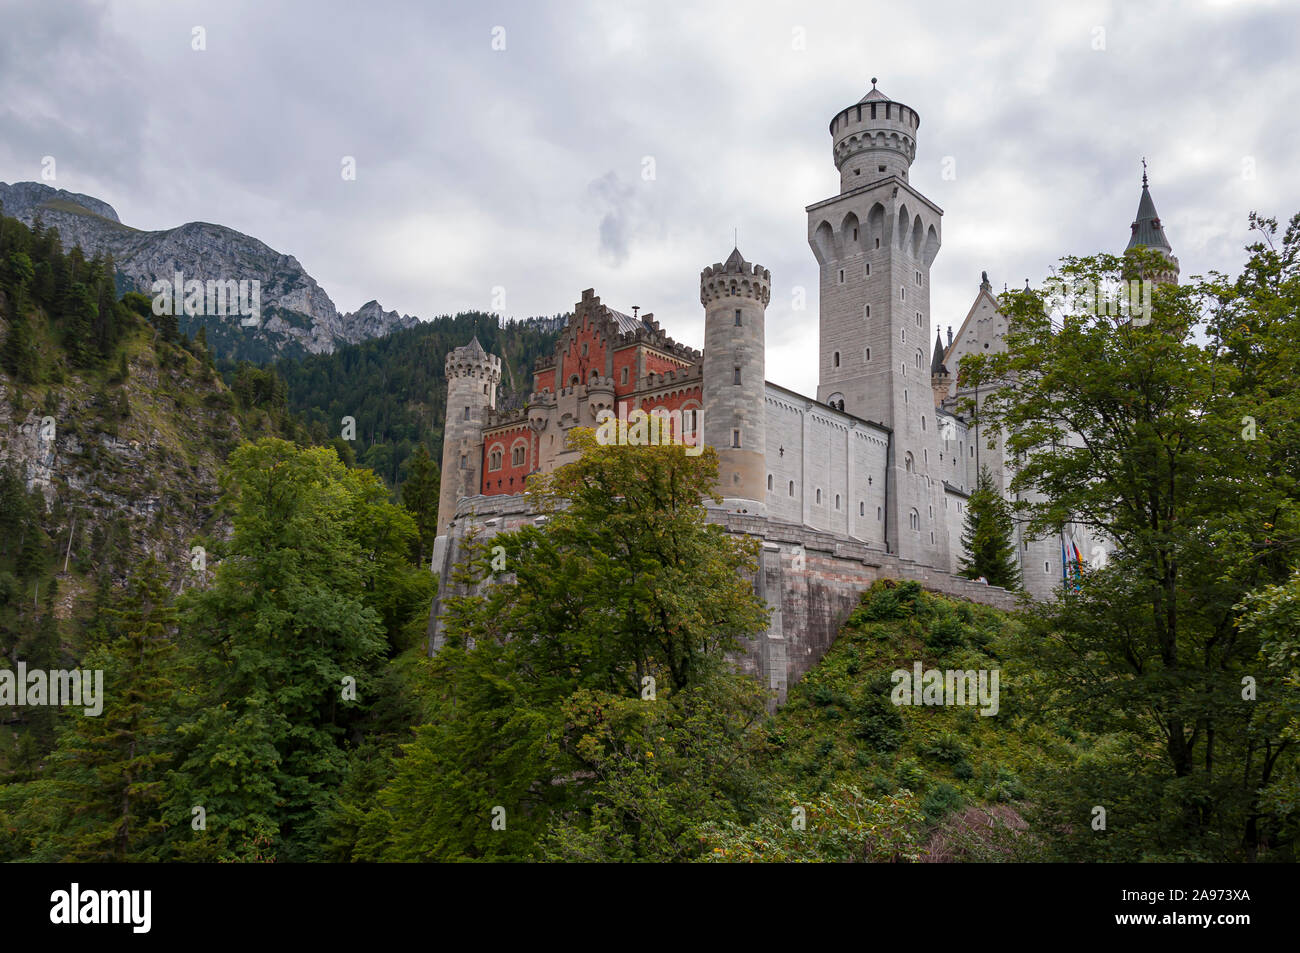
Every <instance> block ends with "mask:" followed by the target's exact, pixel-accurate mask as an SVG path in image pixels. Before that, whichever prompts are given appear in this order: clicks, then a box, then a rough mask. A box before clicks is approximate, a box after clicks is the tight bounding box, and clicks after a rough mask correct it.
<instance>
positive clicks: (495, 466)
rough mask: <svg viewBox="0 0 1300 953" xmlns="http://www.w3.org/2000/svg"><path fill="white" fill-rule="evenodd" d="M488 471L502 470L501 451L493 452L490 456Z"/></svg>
mask: <svg viewBox="0 0 1300 953" xmlns="http://www.w3.org/2000/svg"><path fill="white" fill-rule="evenodd" d="M488 469H489V470H500V469H501V451H500V450H493V451H492V452H491V453H490V454H488Z"/></svg>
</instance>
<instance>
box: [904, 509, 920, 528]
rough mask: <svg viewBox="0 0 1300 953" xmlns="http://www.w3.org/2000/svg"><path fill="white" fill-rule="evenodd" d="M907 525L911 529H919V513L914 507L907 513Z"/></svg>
mask: <svg viewBox="0 0 1300 953" xmlns="http://www.w3.org/2000/svg"><path fill="white" fill-rule="evenodd" d="M907 525H908V526H909V527H910V528H911V529H915V530H919V529H920V528H921V514H920V513H918V512H917V511H916V510H915V508H914V509H913V510H912V511H911V512H910V513H908V514H907Z"/></svg>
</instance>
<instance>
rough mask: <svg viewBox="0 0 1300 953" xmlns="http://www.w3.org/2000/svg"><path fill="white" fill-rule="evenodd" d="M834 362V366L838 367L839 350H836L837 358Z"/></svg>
mask: <svg viewBox="0 0 1300 953" xmlns="http://www.w3.org/2000/svg"><path fill="white" fill-rule="evenodd" d="M833 363H834V366H836V367H839V366H840V352H839V351H836V352H835V358H834V361H833Z"/></svg>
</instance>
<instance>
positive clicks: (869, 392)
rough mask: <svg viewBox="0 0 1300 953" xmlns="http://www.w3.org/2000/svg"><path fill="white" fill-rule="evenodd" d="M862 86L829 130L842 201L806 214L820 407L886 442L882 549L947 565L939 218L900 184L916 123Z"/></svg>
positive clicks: (907, 110)
mask: <svg viewBox="0 0 1300 953" xmlns="http://www.w3.org/2000/svg"><path fill="white" fill-rule="evenodd" d="M871 83H872V86H871V91H870V92H869V93H867V95H866V96H864V97H863V98H862V99H861V100H860V101H859V102H857V103H854V104H853V105H852V106H849V107H848V108H847V109H842V110H841V111H840V112H839V113H837V114H836V116H835V118H834V119H832V120H831V124H830V132H831V140H832V143H833V154H834V158H835V167H836V168H837V169H838V170H839V173H840V192H839V194H838V195H836V196H834V197H832V198H829V199H826V200H825V201H822V202H818V203H816V204H815V205H810V206H808V210H807V211H808V243H809V244H810V245H811V246H812V250H813V254H814V255H815V256H816V258H817V263H818V265H820V266H821V274H820V282H821V301H820V304H821V310H820V327H819V334H820V373H819V378H818V385H817V399H818V400H819V401H822V402H823V403H832V404H834V405H835V406H842V407H843V409H844V410H845V411H847V412H848V413H850V414H854V415H856V416H858V417H862V418H865V419H867V420H873V421H876V422H878V423H882V424H884V425H885V426H887V427H889V428H890V429H891V430H892V431H893V438H892V441H891V444H890V447H891V450H890V458H889V463H888V469H887V472H886V493H887V496H888V506H887V508H886V520H887V523H888V525H887V526H886V527H885V540H886V543H887V544H888V546H889V548H890V550H891V551H892V552H895V553H897V554H899V555H900V556H903V557H904V558H910V559H919V560H922V561H925V562H928V563H930V564H932V565H946V561H944V562H940V561H939V560H946V555H947V553H946V550H947V544H946V534H945V533H944V532H943V531H942V526H943V517H942V514H941V512H940V510H941V509H942V501H943V496H942V484H941V483H940V484H937V485H936V484H935V483H934V482H933V481H932V480H931V477H930V470H931V467H934V466H936V465H937V463H938V460H937V447H938V442H937V440H936V433H937V427H936V421H935V416H934V399H933V394H932V390H931V376H930V353H929V343H930V340H931V334H930V265H931V264H932V263H933V262H934V258H935V256H936V255H937V254H938V253H939V244H940V235H941V232H940V219H941V218H942V216H943V210H942V209H940V208H939V207H938V206H937V205H935V204H934V203H933V202H931V201H930V200H929V199H927V198H926V197H925V196H923V195H921V193H920V192H918V191H916V190H915V189H914V188H912V186H911V185H910V184H909V183H908V181H907V174H908V170H909V168H910V167H911V164H912V159H913V158H914V157H915V155H916V133H917V129H918V127H919V126H920V124H921V120H920V117H919V116H918V115H917V114H916V111H915V110H914V109H912V108H911V107H909V106H905V105H904V104H902V103H898V102H894V101H893V100H891V99H890V98H889V97H888V96H886V95H885V94H884V93H882V92H881V91H880V90H878V89H877V88H876V86H875V83H876V81H875V80H874V79H872V81H871ZM932 458H935V459H932ZM936 504H937V505H936Z"/></svg>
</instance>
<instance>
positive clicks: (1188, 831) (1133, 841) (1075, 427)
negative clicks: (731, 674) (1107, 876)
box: [962, 221, 1300, 859]
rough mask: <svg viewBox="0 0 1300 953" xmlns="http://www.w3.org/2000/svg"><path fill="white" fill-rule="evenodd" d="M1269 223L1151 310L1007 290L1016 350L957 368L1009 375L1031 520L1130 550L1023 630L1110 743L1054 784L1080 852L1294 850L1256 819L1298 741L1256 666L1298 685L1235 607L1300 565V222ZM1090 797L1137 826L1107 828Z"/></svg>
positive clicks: (1101, 270)
mask: <svg viewBox="0 0 1300 953" xmlns="http://www.w3.org/2000/svg"><path fill="white" fill-rule="evenodd" d="M1262 227H1263V228H1264V232H1265V239H1266V241H1264V242H1260V243H1258V244H1256V245H1255V246H1252V248H1251V254H1252V257H1251V261H1250V262H1249V264H1248V265H1247V267H1246V269H1245V271H1244V273H1243V275H1242V276H1241V277H1240V278H1239V279H1236V280H1228V279H1225V278H1223V277H1221V276H1215V277H1214V278H1213V279H1212V280H1208V281H1196V282H1193V283H1191V284H1187V285H1183V286H1174V285H1162V286H1158V287H1157V288H1156V289H1155V292H1154V297H1153V305H1154V307H1153V309H1152V313H1151V314H1150V315H1149V316H1147V315H1135V317H1138V318H1139V320H1133V321H1130V320H1129V319H1128V318H1127V317H1126V316H1124V315H1120V316H1113V315H1108V314H1106V313H1104V312H1099V310H1098V309H1094V308H1089V307H1086V306H1085V304H1086V303H1087V302H1086V301H1080V300H1077V299H1076V300H1075V301H1074V302H1073V303H1072V305H1073V306H1067V307H1066V308H1065V309H1064V310H1065V313H1064V314H1063V315H1059V316H1054V315H1053V314H1052V313H1051V312H1050V311H1049V309H1048V307H1046V306H1045V305H1046V299H1045V296H1043V295H1040V294H1036V293H1034V292H1028V291H1027V292H1023V293H1015V294H1010V295H1005V296H1003V299H1002V306H1003V308H1004V310H1005V312H1006V313H1007V315H1008V318H1009V324H1010V327H1009V331H1008V334H1007V337H1006V343H1007V350H1006V352H1005V353H1003V354H997V355H979V356H976V357H975V358H973V359H972V360H971V361H970V363H969V367H968V366H967V364H966V363H965V362H964V363H963V368H962V372H963V374H964V375H965V374H970V375H972V376H974V377H979V378H982V379H984V380H986V381H987V380H996V381H1001V382H1004V383H1003V384H1002V386H999V387H997V388H996V389H995V390H994V392H993V393H992V395H991V396H990V398H989V399H988V402H987V403H986V404H985V405H984V407H983V414H984V419H985V420H986V421H989V422H991V423H992V424H994V425H997V426H1000V427H1002V428H1003V429H1004V430H1005V431H1006V432H1007V433H1008V435H1009V436H1008V439H1007V450H1008V452H1009V454H1012V455H1015V456H1016V458H1017V460H1018V461H1019V463H1018V469H1017V472H1016V476H1015V477H1014V479H1013V481H1012V484H1011V486H1012V489H1013V491H1017V492H1020V491H1033V492H1032V493H1027V492H1021V502H1020V503H1019V508H1020V511H1021V514H1022V515H1023V516H1024V517H1025V518H1026V519H1027V521H1028V531H1029V532H1031V533H1033V534H1035V535H1037V534H1041V533H1048V532H1054V531H1059V529H1060V527H1061V526H1062V524H1064V523H1065V522H1069V521H1073V522H1076V523H1079V524H1082V525H1084V526H1086V527H1088V528H1089V529H1091V530H1093V531H1094V532H1097V533H1098V534H1100V535H1102V536H1103V537H1104V538H1109V539H1110V540H1111V541H1112V543H1113V545H1114V553H1113V554H1112V555H1111V557H1110V558H1109V560H1108V562H1107V564H1106V566H1105V567H1104V568H1100V569H1092V570H1090V571H1089V572H1087V573H1085V575H1084V577H1083V580H1082V584H1081V589H1080V591H1079V592H1077V593H1067V594H1065V597H1064V599H1063V601H1061V602H1057V603H1048V604H1044V605H1041V606H1039V607H1037V609H1036V610H1035V620H1034V621H1035V624H1034V626H1033V629H1034V632H1033V634H1032V636H1031V637H1030V638H1028V639H1027V640H1026V642H1025V648H1026V650H1027V651H1029V652H1030V653H1031V654H1032V656H1033V658H1034V662H1035V664H1036V665H1037V666H1038V667H1039V668H1040V669H1041V670H1043V671H1050V672H1052V673H1053V678H1052V679H1051V680H1049V681H1050V684H1048V685H1045V690H1046V691H1047V692H1048V693H1049V694H1050V695H1051V697H1052V704H1054V705H1057V706H1059V707H1060V708H1061V709H1063V710H1065V711H1068V712H1069V713H1070V714H1071V715H1072V716H1073V717H1074V718H1077V722H1076V724H1077V725H1079V726H1080V727H1083V728H1086V729H1088V730H1091V731H1094V732H1096V733H1097V734H1099V735H1103V736H1105V739H1106V740H1105V743H1104V744H1101V745H1098V746H1096V748H1095V749H1094V750H1092V751H1091V752H1086V753H1085V752H1080V753H1079V759H1078V761H1077V763H1075V764H1074V765H1073V766H1072V767H1071V768H1070V769H1068V770H1067V771H1065V772H1064V773H1063V774H1060V775H1058V776H1056V777H1055V779H1054V780H1055V782H1056V783H1055V784H1051V785H1048V786H1047V787H1045V788H1044V792H1045V793H1044V797H1043V799H1042V802H1041V803H1042V804H1043V805H1044V806H1047V807H1049V811H1048V813H1047V814H1046V815H1045V817H1044V818H1043V820H1042V822H1043V823H1045V824H1047V825H1048V826H1049V828H1050V829H1055V830H1062V831H1065V832H1067V836H1065V837H1064V839H1063V843H1064V848H1065V850H1066V851H1067V853H1070V852H1073V853H1074V854H1075V855H1077V856H1092V857H1096V858H1106V859H1149V858H1158V857H1165V858H1201V859H1236V858H1241V857H1245V856H1252V855H1254V854H1256V853H1257V851H1258V847H1259V845H1260V843H1261V841H1262V840H1267V841H1268V842H1269V843H1271V844H1273V845H1274V846H1275V847H1277V845H1278V838H1279V837H1281V836H1282V833H1281V832H1282V831H1283V830H1290V831H1292V834H1291V835H1290V836H1291V840H1290V842H1289V843H1288V844H1287V845H1286V847H1285V849H1284V850H1283V851H1281V853H1283V854H1286V853H1288V852H1290V851H1292V850H1294V846H1295V841H1294V826H1290V827H1288V826H1287V825H1288V823H1289V822H1287V821H1286V820H1285V819H1280V820H1276V821H1275V822H1273V823H1272V826H1271V827H1268V828H1267V829H1265V827H1263V826H1261V820H1260V818H1259V817H1258V814H1259V809H1258V804H1259V802H1260V800H1261V799H1263V798H1267V797H1268V796H1269V788H1270V786H1271V785H1273V784H1275V783H1277V779H1278V778H1280V777H1283V776H1285V775H1286V771H1287V763H1289V761H1290V760H1291V759H1293V757H1294V750H1293V748H1294V746H1293V745H1288V744H1287V738H1286V736H1285V730H1284V728H1283V726H1282V725H1281V724H1280V723H1279V722H1277V721H1276V720H1275V719H1273V718H1272V717H1271V716H1270V714H1269V712H1268V709H1267V708H1266V707H1265V706H1261V705H1259V704H1258V703H1257V702H1253V701H1250V700H1248V699H1246V698H1244V697H1243V689H1242V679H1243V678H1245V677H1248V676H1249V677H1252V678H1255V679H1257V682H1258V692H1259V696H1260V697H1267V696H1271V695H1272V694H1273V693H1275V692H1280V691H1283V690H1284V686H1283V684H1282V680H1281V678H1280V677H1279V676H1278V675H1277V674H1275V673H1270V671H1269V670H1267V669H1265V668H1264V667H1263V666H1261V665H1260V663H1259V660H1258V653H1259V651H1260V642H1259V638H1258V636H1257V635H1256V634H1252V633H1253V631H1254V630H1250V629H1244V628H1242V627H1241V625H1240V624H1239V616H1240V612H1239V610H1238V609H1237V608H1236V607H1237V605H1238V604H1239V603H1240V602H1241V600H1242V599H1243V598H1244V597H1245V596H1246V595H1247V594H1248V593H1250V592H1252V591H1255V590H1257V589H1259V588H1261V587H1263V586H1267V585H1275V584H1278V583H1281V582H1283V581H1285V579H1286V576H1287V574H1288V572H1289V569H1290V567H1291V566H1293V565H1295V564H1296V563H1297V561H1300V519H1298V518H1297V512H1296V501H1297V495H1296V487H1297V467H1298V464H1297V456H1296V454H1295V453H1294V448H1295V447H1296V446H1297V445H1300V441H1298V440H1297V421H1298V420H1300V396H1298V395H1297V392H1296V390H1295V387H1294V383H1293V380H1294V376H1295V374H1296V373H1297V371H1300V366H1297V352H1296V349H1295V346H1294V342H1295V341H1296V340H1297V338H1298V337H1300V280H1297V272H1298V269H1297V252H1298V251H1300V225H1297V222H1296V221H1293V222H1292V225H1291V227H1290V228H1288V229H1287V232H1286V237H1285V239H1284V241H1283V243H1282V246H1281V248H1278V249H1275V248H1274V247H1273V246H1272V238H1271V235H1272V231H1273V230H1275V226H1273V225H1272V224H1271V223H1263V224H1262ZM1133 257H1136V258H1137V259H1139V260H1137V261H1134V260H1131V259H1132V258H1133ZM1159 267H1160V259H1159V256H1158V253H1156V252H1150V251H1139V252H1136V253H1131V255H1130V258H1129V259H1119V258H1116V257H1114V256H1107V255H1101V256H1094V257H1091V258H1083V259H1066V261H1065V265H1064V267H1063V268H1062V277H1063V278H1064V279H1065V281H1066V282H1067V283H1074V282H1081V283H1083V286H1085V287H1086V286H1091V287H1094V288H1101V287H1105V286H1106V284H1107V283H1108V282H1115V281H1117V280H1119V279H1121V278H1123V277H1124V276H1125V275H1127V274H1130V273H1132V272H1134V271H1138V272H1141V271H1144V270H1145V271H1147V272H1148V273H1149V272H1151V271H1153V270H1156V269H1158V268H1159ZM1252 420H1253V421H1258V422H1261V425H1260V426H1259V427H1258V428H1252V427H1251V426H1250V424H1251V422H1252ZM1261 434H1263V435H1264V436H1263V437H1261V436H1260V435H1261ZM1288 448H1289V449H1288ZM1264 751H1269V752H1272V753H1273V754H1274V755H1279V756H1280V757H1281V758H1282V763H1279V764H1273V765H1272V767H1266V765H1267V764H1268V763H1269V759H1267V758H1265V757H1263V756H1262V752H1264ZM1096 805H1100V806H1103V807H1106V806H1107V805H1109V807H1110V823H1109V825H1108V830H1109V831H1111V832H1114V831H1116V829H1117V828H1120V829H1122V830H1123V831H1124V835H1123V836H1105V835H1103V836H1097V834H1096V832H1094V831H1093V830H1092V829H1091V827H1090V824H1089V821H1090V820H1091V815H1090V814H1089V812H1090V811H1091V809H1092V808H1093V807H1094V806H1096Z"/></svg>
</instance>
